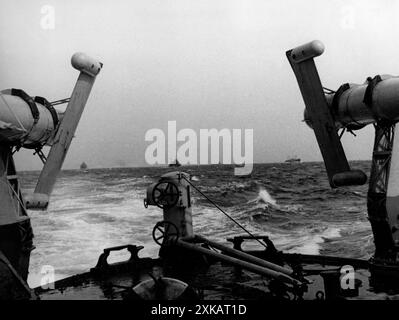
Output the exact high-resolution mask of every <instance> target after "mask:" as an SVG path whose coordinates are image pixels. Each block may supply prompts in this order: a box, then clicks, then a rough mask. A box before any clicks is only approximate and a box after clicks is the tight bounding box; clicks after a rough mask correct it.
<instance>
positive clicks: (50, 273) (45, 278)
mask: <svg viewBox="0 0 399 320" xmlns="http://www.w3.org/2000/svg"><path fill="white" fill-rule="evenodd" d="M40 274H41V278H40V286H41V288H42V289H45V290H46V289H54V282H55V269H54V267H53V266H50V265H44V266H42V268H41V270H40Z"/></svg>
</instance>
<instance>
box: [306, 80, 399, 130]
mask: <svg viewBox="0 0 399 320" xmlns="http://www.w3.org/2000/svg"><path fill="white" fill-rule="evenodd" d="M381 79H382V80H381V81H380V82H378V83H376V85H375V87H374V88H373V90H372V94H371V101H370V102H371V103H370V104H366V103H365V101H364V98H365V94H366V90H367V87H368V83H367V82H366V83H363V84H354V83H351V84H349V88H348V89H347V90H345V91H343V92H342V94H341V95H340V96H339V99H338V100H337V103H336V105H334V104H333V99H334V95H335V94H334V93H328V94H326V95H325V97H326V100H327V104H328V106H329V108H330V110H331V113H332V115H333V116H334V120H335V125H336V126H337V128H343V127H347V126H359V125H368V124H371V123H375V122H376V121H377V119H384V120H388V121H392V122H396V121H399V77H393V76H389V75H384V76H381ZM304 117H305V121H306V122H307V123H308V124H309V125H310V126H312V123H311V122H312V120H311V119H310V117H309V115H308V112H307V110H306V109H305V113H304Z"/></svg>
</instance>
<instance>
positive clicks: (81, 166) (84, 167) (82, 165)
mask: <svg viewBox="0 0 399 320" xmlns="http://www.w3.org/2000/svg"><path fill="white" fill-rule="evenodd" d="M80 170H87V164H86V162H84V161H83V162H82V163H81V165H80Z"/></svg>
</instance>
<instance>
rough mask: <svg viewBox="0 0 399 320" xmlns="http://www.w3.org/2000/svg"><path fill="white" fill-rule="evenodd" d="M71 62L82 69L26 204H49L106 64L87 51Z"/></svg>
mask: <svg viewBox="0 0 399 320" xmlns="http://www.w3.org/2000/svg"><path fill="white" fill-rule="evenodd" d="M71 63H72V66H73V67H74V68H75V69H77V70H79V71H80V75H79V77H78V80H77V82H76V85H75V88H74V89H73V92H72V95H71V99H70V101H69V103H68V106H67V108H66V111H65V114H64V117H63V119H62V121H61V123H60V125H59V127H58V130H57V132H56V135H55V137H54V141H53V144H52V147H51V149H50V152H49V155H48V157H47V161H46V163H45V165H44V167H43V170H42V172H41V173H40V177H39V181H38V183H37V185H36V188H35V192H34V194H33V195H32V196H30V197H28V198H26V205H27V207H29V208H45V207H47V204H48V200H47V204H46V197H47V198H48V196H49V195H50V194H51V192H52V190H53V187H54V184H55V181H56V178H57V175H58V173H59V172H60V170H61V167H62V164H63V162H64V159H65V156H66V154H67V152H68V149H69V146H70V144H71V140H72V138H73V136H74V134H75V131H76V127H77V125H78V123H79V120H80V117H81V115H82V112H83V109H84V107H85V105H86V102H87V99H88V97H89V94H90V91H91V89H92V87H93V84H94V81H95V79H96V76H97V75H98V73H99V72H100V70H101V68H102V63H100V62H98V61H96V60H94V59H92V58H90V57H88V56H86V55H85V54H83V53H75V54H74V55H73V56H72V59H71Z"/></svg>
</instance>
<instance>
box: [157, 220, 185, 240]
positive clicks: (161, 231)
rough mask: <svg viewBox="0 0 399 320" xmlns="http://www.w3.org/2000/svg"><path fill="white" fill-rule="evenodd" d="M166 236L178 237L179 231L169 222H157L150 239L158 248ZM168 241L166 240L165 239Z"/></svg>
mask: <svg viewBox="0 0 399 320" xmlns="http://www.w3.org/2000/svg"><path fill="white" fill-rule="evenodd" d="M166 235H167V236H168V238H169V237H175V238H176V239H177V238H178V237H179V230H178V229H177V227H176V225H175V224H173V223H172V222H169V221H159V222H157V224H156V225H155V226H154V229H153V230H152V238H153V239H154V241H155V242H156V243H157V244H159V245H160V246H162V245H163V242H164V239H165V237H166ZM166 240H168V239H166Z"/></svg>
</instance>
